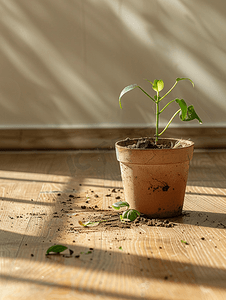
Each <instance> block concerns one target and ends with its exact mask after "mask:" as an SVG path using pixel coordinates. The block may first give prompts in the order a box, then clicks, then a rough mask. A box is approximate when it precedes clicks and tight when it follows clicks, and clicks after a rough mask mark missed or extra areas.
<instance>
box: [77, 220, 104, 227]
mask: <svg viewBox="0 0 226 300" xmlns="http://www.w3.org/2000/svg"><path fill="white" fill-rule="evenodd" d="M78 222H79V224H80V225H81V226H84V227H94V226H98V225H99V224H100V222H85V223H83V222H82V221H78Z"/></svg>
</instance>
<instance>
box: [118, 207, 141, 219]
mask: <svg viewBox="0 0 226 300" xmlns="http://www.w3.org/2000/svg"><path fill="white" fill-rule="evenodd" d="M121 216H122V217H121V220H122V221H123V220H129V221H134V220H135V219H136V218H137V217H138V216H140V213H139V211H137V210H135V209H128V210H126V211H124V212H123V214H122V215H121Z"/></svg>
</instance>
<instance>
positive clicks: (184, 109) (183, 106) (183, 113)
mask: <svg viewBox="0 0 226 300" xmlns="http://www.w3.org/2000/svg"><path fill="white" fill-rule="evenodd" d="M175 101H176V102H177V103H178V104H179V106H180V108H181V119H182V120H184V119H185V118H186V116H187V111H188V107H187V104H186V102H185V101H184V100H183V99H175Z"/></svg>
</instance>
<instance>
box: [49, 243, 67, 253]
mask: <svg viewBox="0 0 226 300" xmlns="http://www.w3.org/2000/svg"><path fill="white" fill-rule="evenodd" d="M66 249H67V247H66V246H62V245H54V246H51V247H50V248H49V249H48V250H47V251H46V255H47V254H49V253H50V252H55V253H60V252H63V251H64V250H66Z"/></svg>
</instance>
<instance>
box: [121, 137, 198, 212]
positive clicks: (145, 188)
mask: <svg viewBox="0 0 226 300" xmlns="http://www.w3.org/2000/svg"><path fill="white" fill-rule="evenodd" d="M137 140H138V139H131V140H122V141H118V142H117V143H116V144H115V146H116V155H117V159H118V161H119V162H120V168H121V175H122V180H123V187H124V193H125V201H127V202H128V203H129V204H130V208H134V209H136V210H138V211H139V212H141V213H144V214H146V215H148V216H150V217H152V218H168V217H175V216H178V215H181V213H182V208H183V203H184V196H185V189H186V184H187V177H188V171H189V162H190V160H191V159H192V156H193V150H194V143H193V142H191V141H186V140H180V141H181V143H182V144H183V147H182V148H175V149H172V148H171V149H136V148H135V149H130V148H127V147H125V146H126V145H128V144H130V145H131V144H134V143H136V141H137ZM161 141H164V142H168V143H173V144H175V143H176V142H177V141H178V139H159V143H160V144H161Z"/></svg>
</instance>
